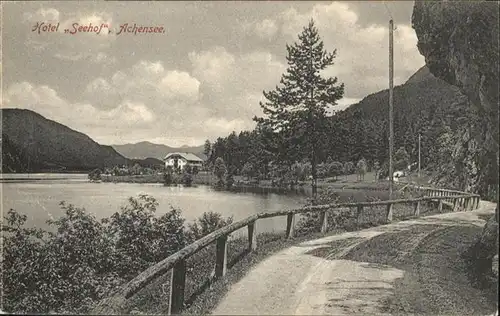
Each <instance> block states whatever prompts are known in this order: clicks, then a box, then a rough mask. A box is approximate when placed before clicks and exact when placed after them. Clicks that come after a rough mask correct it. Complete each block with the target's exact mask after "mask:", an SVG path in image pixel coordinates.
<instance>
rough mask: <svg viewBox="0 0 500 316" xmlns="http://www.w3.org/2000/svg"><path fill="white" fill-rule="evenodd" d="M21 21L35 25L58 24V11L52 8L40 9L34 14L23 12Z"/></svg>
mask: <svg viewBox="0 0 500 316" xmlns="http://www.w3.org/2000/svg"><path fill="white" fill-rule="evenodd" d="M23 21H24V22H30V23H36V22H38V21H47V22H59V11H58V10H57V9H54V8H47V9H44V8H40V9H38V10H37V11H36V12H34V13H32V12H25V13H24V14H23Z"/></svg>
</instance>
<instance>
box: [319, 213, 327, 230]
mask: <svg viewBox="0 0 500 316" xmlns="http://www.w3.org/2000/svg"><path fill="white" fill-rule="evenodd" d="M319 218H320V223H321V228H320V232H321V233H323V234H324V233H326V232H327V230H328V211H323V212H321V213H320V214H319Z"/></svg>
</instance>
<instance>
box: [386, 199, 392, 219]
mask: <svg viewBox="0 0 500 316" xmlns="http://www.w3.org/2000/svg"><path fill="white" fill-rule="evenodd" d="M386 219H387V222H392V203H389V204H387V216H386Z"/></svg>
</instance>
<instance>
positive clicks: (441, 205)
mask: <svg viewBox="0 0 500 316" xmlns="http://www.w3.org/2000/svg"><path fill="white" fill-rule="evenodd" d="M442 211H443V200H442V199H439V204H438V212H439V213H441V212H442Z"/></svg>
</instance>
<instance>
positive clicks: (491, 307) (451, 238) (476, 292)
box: [344, 225, 498, 315]
mask: <svg viewBox="0 0 500 316" xmlns="http://www.w3.org/2000/svg"><path fill="white" fill-rule="evenodd" d="M480 233H481V228H480V227H476V226H473V225H470V226H451V227H450V226H445V225H416V226H415V227H412V230H411V231H403V232H393V233H389V234H384V235H380V236H376V237H374V238H372V239H371V240H369V241H368V242H365V243H362V244H360V245H358V246H356V247H355V248H354V249H352V250H351V251H350V252H349V253H348V254H347V255H346V256H345V257H344V258H345V259H347V260H355V261H360V262H370V263H378V264H384V265H387V264H388V265H391V266H393V267H396V268H398V269H401V270H404V271H405V273H404V275H403V277H402V278H401V279H399V280H397V281H396V284H395V289H394V292H393V293H394V295H392V296H391V297H390V298H389V299H386V300H384V301H383V302H382V304H383V306H384V309H385V312H388V313H391V314H397V315H408V314H412V315H487V314H491V313H493V312H494V311H496V309H497V298H498V296H497V295H498V289H497V286H498V276H496V277H495V276H494V275H493V274H491V275H489V276H479V275H476V274H475V273H474V271H475V270H476V269H475V268H474V263H472V262H470V261H468V260H465V259H464V258H463V257H462V256H461V254H462V253H463V252H464V251H465V250H466V249H467V248H468V247H470V246H472V245H473V243H474V241H475V240H476V237H477V235H478V234H480ZM419 236H421V237H422V238H419ZM415 240H418V242H415Z"/></svg>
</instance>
